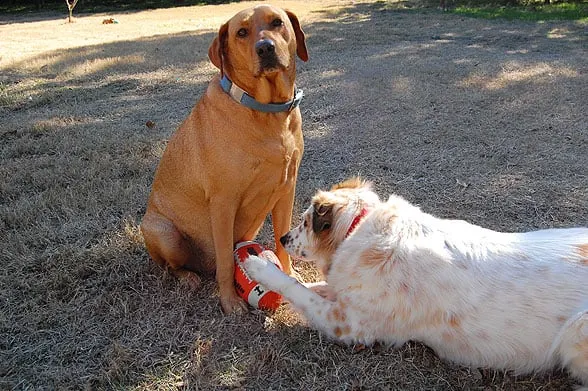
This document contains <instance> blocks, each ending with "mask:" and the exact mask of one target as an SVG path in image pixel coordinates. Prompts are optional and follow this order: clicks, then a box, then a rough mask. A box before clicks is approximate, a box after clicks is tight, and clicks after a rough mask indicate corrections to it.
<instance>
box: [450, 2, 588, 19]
mask: <svg viewBox="0 0 588 391" xmlns="http://www.w3.org/2000/svg"><path fill="white" fill-rule="evenodd" d="M452 12H453V13H455V14H459V15H463V16H470V17H474V18H483V19H498V18H502V19H507V20H526V21H533V22H540V21H547V20H576V21H578V22H580V23H584V24H588V4H587V3H560V4H548V5H529V6H488V7H484V6H480V7H472V6H465V5H460V6H457V7H456V8H455V9H453V10H452Z"/></svg>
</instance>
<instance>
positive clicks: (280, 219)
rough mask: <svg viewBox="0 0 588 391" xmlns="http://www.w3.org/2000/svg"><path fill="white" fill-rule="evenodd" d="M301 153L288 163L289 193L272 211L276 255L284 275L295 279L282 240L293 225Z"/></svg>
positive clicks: (286, 183) (286, 173)
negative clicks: (293, 209)
mask: <svg viewBox="0 0 588 391" xmlns="http://www.w3.org/2000/svg"><path fill="white" fill-rule="evenodd" d="M299 160H300V153H299V151H298V150H297V149H296V150H294V152H293V153H292V157H291V158H290V160H289V162H288V166H287V167H286V170H285V177H284V183H283V186H285V187H286V188H287V192H286V193H285V194H284V196H282V197H281V198H280V199H279V200H278V202H276V205H275V206H274V208H273V209H272V225H273V227H274V241H275V243H276V255H277V257H278V259H279V260H280V262H281V264H282V268H283V269H284V273H286V274H288V275H291V276H293V277H298V276H297V275H296V272H295V271H294V268H292V260H291V259H290V255H288V253H287V252H286V249H285V248H284V246H282V243H280V238H281V237H282V236H284V235H285V234H286V233H287V232H288V231H289V230H290V225H291V224H292V208H293V207H294V196H295V193H296V177H297V174H298V164H299V163H300V161H299Z"/></svg>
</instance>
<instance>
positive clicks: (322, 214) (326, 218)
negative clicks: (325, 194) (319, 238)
mask: <svg viewBox="0 0 588 391" xmlns="http://www.w3.org/2000/svg"><path fill="white" fill-rule="evenodd" d="M332 225H333V205H330V204H319V203H316V204H314V212H313V213H312V232H314V233H315V234H318V233H321V232H323V231H326V230H328V229H330V228H331V226H332Z"/></svg>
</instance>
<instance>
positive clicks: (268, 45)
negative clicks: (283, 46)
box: [255, 39, 276, 58]
mask: <svg viewBox="0 0 588 391" xmlns="http://www.w3.org/2000/svg"><path fill="white" fill-rule="evenodd" d="M275 51H276V45H275V44H274V42H273V41H272V40H270V39H261V40H259V41H257V43H256V44H255V52H256V53H257V55H258V56H259V57H262V58H263V57H267V56H271V55H273V54H274V53H275Z"/></svg>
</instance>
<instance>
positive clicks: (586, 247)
mask: <svg viewBox="0 0 588 391" xmlns="http://www.w3.org/2000/svg"><path fill="white" fill-rule="evenodd" d="M578 254H580V257H581V259H580V263H581V264H582V265H586V266H588V243H584V244H581V245H579V246H578Z"/></svg>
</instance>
